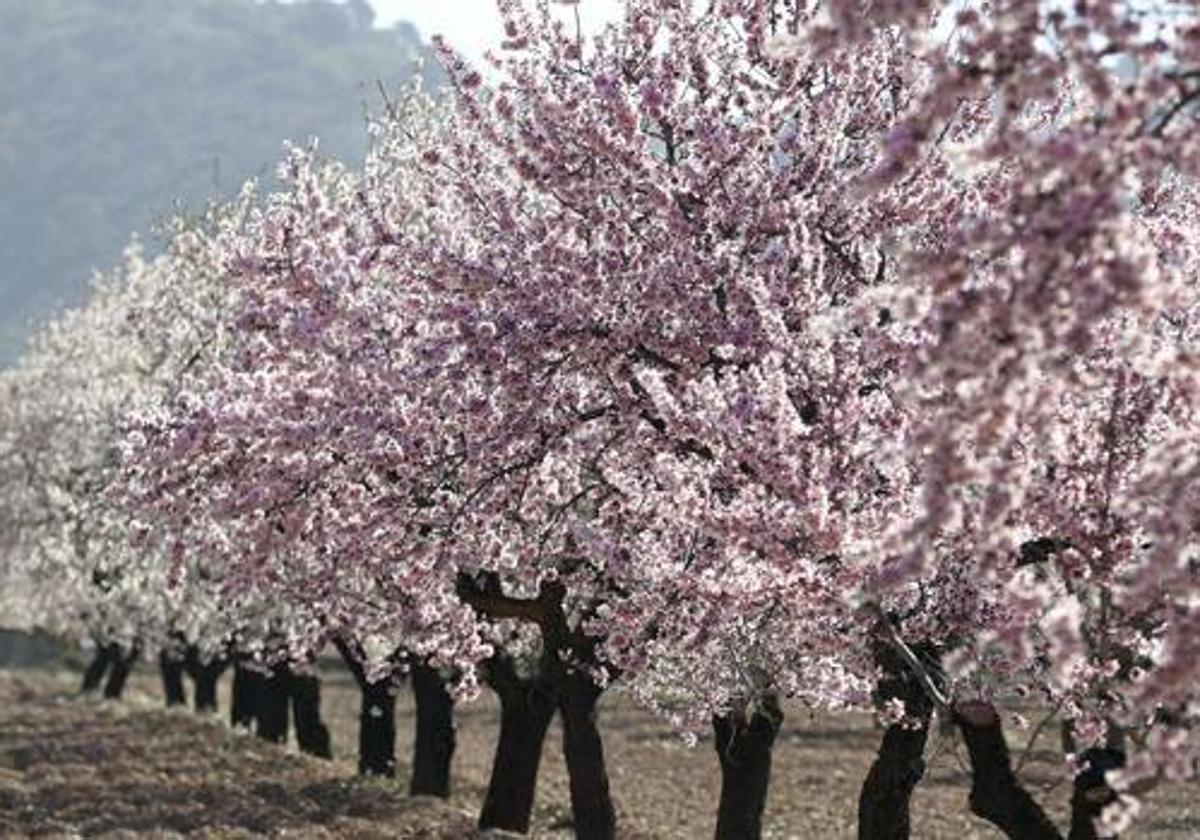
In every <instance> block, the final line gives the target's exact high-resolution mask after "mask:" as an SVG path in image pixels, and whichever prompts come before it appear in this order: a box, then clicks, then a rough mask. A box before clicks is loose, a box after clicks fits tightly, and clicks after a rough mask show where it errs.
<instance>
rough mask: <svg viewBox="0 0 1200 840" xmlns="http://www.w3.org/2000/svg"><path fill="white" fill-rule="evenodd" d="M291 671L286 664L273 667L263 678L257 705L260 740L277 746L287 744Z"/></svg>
mask: <svg viewBox="0 0 1200 840" xmlns="http://www.w3.org/2000/svg"><path fill="white" fill-rule="evenodd" d="M290 670H291V669H289V668H288V666H287V665H285V664H278V665H273V666H271V672H270V673H269V674H267V675H265V676H263V678H262V684H261V685H260V687H259V692H258V702H257V703H256V704H255V718H256V720H257V726H256V727H255V732H256V733H257V735H258V737H259V738H262V739H263V740H265V741H270V742H272V743H275V744H283V743H286V742H287V736H288V705H289V700H290V695H291V673H290Z"/></svg>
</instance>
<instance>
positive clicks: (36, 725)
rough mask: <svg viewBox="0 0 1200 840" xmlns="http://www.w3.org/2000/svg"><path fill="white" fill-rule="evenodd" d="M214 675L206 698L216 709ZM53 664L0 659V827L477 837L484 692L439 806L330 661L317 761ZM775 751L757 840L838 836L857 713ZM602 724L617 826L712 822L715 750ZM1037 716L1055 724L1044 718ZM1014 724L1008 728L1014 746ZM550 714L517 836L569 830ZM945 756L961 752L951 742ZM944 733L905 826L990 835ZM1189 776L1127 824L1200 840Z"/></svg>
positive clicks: (1035, 771) (1045, 760)
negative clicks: (363, 772)
mask: <svg viewBox="0 0 1200 840" xmlns="http://www.w3.org/2000/svg"><path fill="white" fill-rule="evenodd" d="M228 682H229V680H228V677H226V678H225V679H224V680H223V685H222V689H223V692H222V695H221V703H222V712H224V711H225V710H227V709H228ZM77 684H78V676H77V675H76V674H74V673H72V672H70V671H68V670H65V669H60V670H56V671H40V670H30V671H0V837H3V838H24V837H43V838H51V837H53V838H64V840H65V838H72V837H80V836H82V837H101V838H107V840H133V838H138V840H151V838H153V840H168V838H179V837H187V838H207V839H208V840H235V838H236V840H243V839H244V838H245V839H247V840H248V838H258V837H273V838H274V837H279V838H314V840H315V839H316V838H354V840H358V838H362V840H373V838H379V840H383V838H387V840H395V838H413V839H414V840H416V839H417V838H428V840H433V838H439V840H441V839H443V838H444V840H452V839H453V840H466V838H471V837H474V836H475V832H474V829H473V825H474V819H475V814H476V811H477V809H478V807H479V804H480V803H481V802H482V800H483V794H484V790H485V787H486V784H487V774H488V768H489V764H490V761H491V753H492V749H493V746H494V744H495V738H496V730H497V723H498V716H497V707H496V705H495V704H494V703H493V702H492V701H491V699H490V697H488V696H486V695H485V696H484V697H483V698H481V700H480V701H478V702H475V703H471V704H468V705H464V706H462V707H461V708H460V709H459V710H458V751H457V752H456V754H455V760H454V782H455V788H456V790H455V793H454V795H453V797H452V798H451V799H450V801H449V802H441V801H436V800H414V799H412V798H409V797H407V796H406V795H405V793H404V786H405V784H406V783H407V775H408V761H407V759H408V755H409V750H410V749H411V743H412V729H413V727H412V724H413V707H412V702H411V698H410V695H409V693H408V692H407V691H405V692H403V693H402V695H401V698H400V703H399V704H398V710H397V730H398V733H399V743H398V758H399V769H398V772H399V777H398V780H397V781H396V782H384V781H373V780H371V781H368V780H360V779H357V778H355V775H354V768H355V764H354V762H355V760H356V757H355V755H354V749H355V746H356V737H357V736H356V731H355V727H356V726H357V715H358V711H357V703H358V699H357V694H356V692H355V690H354V688H353V685H352V683H351V681H350V677H349V675H348V674H346V673H345V672H344V671H341V670H340V669H336V670H334V669H330V671H329V673H328V674H327V675H325V685H324V687H323V692H324V713H325V716H326V719H327V722H328V723H329V725H330V727H331V729H332V731H333V738H334V753H335V760H334V761H332V762H326V761H318V760H315V759H310V758H307V757H305V756H302V755H299V754H297V753H296V752H295V751H294V749H293V748H292V747H290V746H289V747H288V748H286V749H285V748H280V747H276V746H272V745H267V744H264V743H261V742H259V741H257V740H256V739H255V738H253V737H251V736H247V735H244V734H241V733H237V732H234V731H231V730H230V729H229V728H228V727H227V726H225V725H224V721H225V719H226V718H225V715H224V714H222V715H221V716H220V717H219V718H205V717H201V716H198V715H195V714H193V713H191V712H189V711H180V710H172V711H167V710H165V709H162V708H161V705H162V702H161V699H160V694H159V692H158V686H157V682H156V679H155V676H154V675H153V674H152V673H149V669H145V672H144V673H140V674H137V675H136V676H135V677H134V679H133V680H132V682H131V685H130V690H129V692H128V697H127V698H126V699H125V700H123V701H121V702H117V703H111V702H109V703H105V702H101V701H97V700H92V699H80V698H76V697H74V696H73V693H74V691H75V688H76V687H77ZM788 711H789V714H788V718H787V720H786V721H785V724H784V729H783V731H782V732H781V733H780V736H779V739H778V741H777V747H776V750H775V755H774V775H773V777H772V783H771V795H770V800H769V802H768V806H767V814H766V819H765V829H766V830H765V836H766V837H768V838H798V839H800V838H802V839H803V840H808V838H813V840H826V838H829V839H830V840H840V839H841V838H853V837H854V817H855V809H856V803H857V796H858V786H859V784H860V783H861V780H862V778H863V776H864V775H865V773H866V771H867V768H868V766H869V764H870V762H871V759H872V753H873V751H874V749H875V747H876V745H877V741H878V738H879V733H878V731H877V730H876V729H875V728H874V724H873V722H872V721H871V720H870V719H868V718H865V717H863V716H851V715H845V716H830V715H820V716H812V715H810V714H808V713H806V712H805V711H804V710H801V709H790V710H788ZM601 730H602V732H603V735H604V739H605V750H606V753H607V757H608V767H609V774H610V778H611V785H612V789H613V793H614V796H615V798H616V801H617V807H618V811H619V814H620V821H621V825H622V829H621V832H622V833H621V836H622V838H626V840H635V839H636V840H651V838H653V839H654V840H703V838H707V837H710V836H711V834H712V828H713V819H714V810H715V801H716V795H717V783H718V779H717V763H716V758H715V756H714V755H713V753H712V749H711V747H710V746H709V745H708V744H707V743H701V744H698V745H697V746H695V747H688V746H687V745H686V744H685V743H684V742H683V741H682V740H681V739H680V738H679V736H678V735H676V734H674V733H673V732H672V731H671V730H670V729H669V727H667V726H666V725H664V724H663V723H662V722H661V721H659V720H657V719H655V718H654V717H651V716H650V715H648V714H646V713H645V712H643V711H641V710H640V709H638V708H636V707H634V706H633V705H632V704H631V703H630V702H629V701H628V700H627V699H625V698H622V697H620V696H619V695H614V696H611V697H608V698H606V701H605V702H604V703H603V704H602V712H601ZM1048 730H1053V728H1052V727H1048ZM1027 738H1028V735H1027V733H1022V732H1019V731H1013V732H1011V733H1010V739H1011V740H1012V742H1013V744H1014V745H1023V744H1024V743H1025V740H1026V739H1027ZM558 742H559V732H558V729H557V724H555V726H554V728H553V729H552V730H551V733H550V736H549V738H548V739H547V744H546V754H545V757H544V763H543V769H542V775H541V779H540V784H539V786H538V796H537V805H536V813H535V830H534V833H533V835H532V836H533V837H541V838H567V837H570V836H571V833H570V828H569V816H570V811H569V806H568V802H569V797H568V792H567V783H566V773H565V768H564V765H563V761H562V758H561V755H559V753H558ZM1052 746H1053V738H1052V737H1050V736H1049V735H1047V736H1046V737H1044V738H1043V739H1042V740H1041V741H1040V742H1039V743H1038V744H1037V745H1036V747H1035V749H1034V751H1033V753H1032V755H1031V757H1030V759H1029V761H1027V762H1026V765H1025V769H1024V771H1023V773H1022V775H1023V777H1024V778H1025V779H1026V781H1027V782H1028V783H1029V785H1030V788H1031V790H1032V791H1033V792H1034V794H1035V795H1036V796H1038V798H1039V799H1040V800H1041V801H1042V802H1043V803H1044V804H1045V805H1047V806H1048V808H1049V810H1051V812H1052V813H1054V814H1055V815H1056V816H1057V817H1058V818H1059V821H1060V824H1061V823H1063V822H1064V820H1063V816H1064V806H1065V804H1066V800H1067V797H1068V796H1069V791H1068V786H1067V784H1066V782H1065V780H1064V777H1063V775H1062V774H1061V772H1060V771H1059V766H1060V762H1061V760H1062V759H1061V754H1060V753H1058V752H1057V751H1056V750H1054V749H1052ZM958 749H959V751H960V752H961V748H958ZM955 750H956V746H955V744H954V742H953V741H952V740H948V739H942V738H940V737H937V736H935V737H934V738H933V739H931V746H930V750H929V754H928V756H927V758H928V760H929V764H930V767H929V771H928V772H927V774H926V777H925V780H924V782H923V783H922V785H921V786H920V788H918V792H917V796H916V799H915V802H914V816H915V832H914V836H915V837H916V838H919V839H920V840H925V838H928V840H960V839H964V838H979V840H984V839H985V838H987V840H990V839H991V838H997V837H999V835H998V834H997V833H996V832H995V831H993V830H992V829H991V828H990V827H988V826H987V825H985V824H983V823H981V822H979V821H978V820H975V819H974V818H972V817H971V816H970V815H969V814H968V813H967V810H966V798H967V786H968V780H967V777H966V774H965V773H964V772H963V770H962V768H961V765H960V758H959V757H958V754H956V751H955ZM1197 793H1200V785H1197V784H1195V783H1189V784H1187V785H1172V786H1169V787H1165V788H1162V789H1160V790H1158V791H1156V792H1155V795H1154V797H1153V798H1152V799H1151V800H1150V801H1149V802H1148V803H1147V804H1146V809H1147V812H1148V816H1147V817H1146V818H1145V819H1143V820H1142V822H1141V823H1140V825H1139V826H1138V830H1137V831H1136V832H1134V833H1132V834H1130V835H1128V837H1129V838H1130V840H1133V838H1154V840H1184V838H1191V839H1192V840H1194V838H1196V837H1200V797H1198V796H1197Z"/></svg>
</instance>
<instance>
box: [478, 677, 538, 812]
mask: <svg viewBox="0 0 1200 840" xmlns="http://www.w3.org/2000/svg"><path fill="white" fill-rule="evenodd" d="M487 682H488V685H490V686H491V687H492V690H493V691H495V692H496V695H497V697H499V698H500V738H499V740H498V741H497V742H496V754H495V757H494V758H493V759H492V776H491V779H490V781H489V782H488V790H487V797H486V799H485V800H484V803H483V811H482V812H481V813H480V815H479V828H480V829H481V830H486V829H489V828H495V829H501V830H504V831H514V832H518V833H520V834H525V833H527V832H528V831H529V822H530V817H531V816H532V813H533V799H534V793H535V791H536V789H537V774H538V766H539V765H540V764H541V760H542V745H543V743H544V742H545V740H546V730H547V729H548V728H549V726H550V720H551V719H552V718H553V717H554V710H555V707H556V705H557V704H556V698H555V695H554V687H553V685H552V684H551V683H550V681H549V680H548V679H547V678H546V677H545V676H544V674H541V673H539V674H538V675H537V676H535V677H534V678H532V679H522V678H521V677H520V675H518V674H517V669H516V667H515V665H514V663H513V660H512V658H511V657H509V656H507V655H505V654H503V653H498V654H496V655H495V656H493V657H492V658H491V659H490V660H488V668H487Z"/></svg>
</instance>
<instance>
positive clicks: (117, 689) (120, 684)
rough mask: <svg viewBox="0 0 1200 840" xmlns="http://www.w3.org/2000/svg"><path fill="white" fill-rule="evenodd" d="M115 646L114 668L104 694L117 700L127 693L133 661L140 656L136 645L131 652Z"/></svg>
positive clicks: (110, 671)
mask: <svg viewBox="0 0 1200 840" xmlns="http://www.w3.org/2000/svg"><path fill="white" fill-rule="evenodd" d="M113 647H114V648H115V649H116V652H115V653H114V658H113V661H112V668H111V669H110V670H109V672H108V680H107V681H106V682H105V683H104V696H105V697H106V698H108V699H109V700H117V699H119V698H120V697H121V695H122V694H124V693H125V682H126V681H127V680H128V679H129V672H130V671H132V670H133V663H134V662H136V661H137V658H138V649H137V646H136V645H135V646H134V647H133V648H132V649H131V650H130V651H129V652H125V651H123V650H121V649H120V647H118V646H116V645H114V646H113Z"/></svg>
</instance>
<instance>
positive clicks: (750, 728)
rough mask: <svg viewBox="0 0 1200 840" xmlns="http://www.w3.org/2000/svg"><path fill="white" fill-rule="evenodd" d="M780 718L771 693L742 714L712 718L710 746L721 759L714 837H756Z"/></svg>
mask: <svg viewBox="0 0 1200 840" xmlns="http://www.w3.org/2000/svg"><path fill="white" fill-rule="evenodd" d="M782 723H783V711H782V710H781V709H780V708H779V702H778V701H777V700H776V698H775V697H774V696H773V695H767V696H766V697H765V698H764V699H763V702H762V705H761V706H760V707H759V708H758V709H756V710H755V711H754V713H753V714H752V715H751V716H750V717H749V718H747V717H746V715H745V714H744V713H743V712H742V711H740V710H738V711H735V712H730V713H729V714H724V715H717V716H715V717H714V718H713V733H714V736H715V737H714V746H715V747H716V750H717V758H718V759H719V760H720V763H721V802H720V805H719V807H718V809H717V831H716V838H717V840H758V838H759V837H761V836H762V815H763V809H764V808H765V807H766V804H767V788H768V785H769V784H770V780H771V748H772V747H773V746H774V744H775V736H776V735H777V734H778V732H779V727H780V725H781V724H782Z"/></svg>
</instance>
